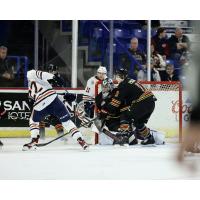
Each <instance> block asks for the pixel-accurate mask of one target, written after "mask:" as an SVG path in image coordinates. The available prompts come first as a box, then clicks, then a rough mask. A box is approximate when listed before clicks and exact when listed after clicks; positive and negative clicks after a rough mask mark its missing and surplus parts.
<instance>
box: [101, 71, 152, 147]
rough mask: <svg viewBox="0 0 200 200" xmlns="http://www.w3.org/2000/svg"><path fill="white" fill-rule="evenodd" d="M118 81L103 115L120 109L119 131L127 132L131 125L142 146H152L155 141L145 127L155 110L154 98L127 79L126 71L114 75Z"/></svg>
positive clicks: (135, 82) (136, 83)
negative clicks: (116, 89)
mask: <svg viewBox="0 0 200 200" xmlns="http://www.w3.org/2000/svg"><path fill="white" fill-rule="evenodd" d="M116 80H117V81H118V83H119V85H118V91H117V92H116V94H115V96H114V97H113V98H112V100H111V102H110V103H109V104H108V105H107V110H105V114H109V115H110V114H112V113H115V112H116V110H118V109H119V108H120V107H122V106H123V108H121V109H120V110H121V113H120V129H121V130H122V131H128V130H129V129H130V127H131V124H133V125H134V126H135V128H136V130H135V132H136V134H137V137H138V138H139V139H142V140H143V141H142V142H141V144H142V145H147V144H154V143H155V140H154V138H153V136H152V135H151V134H150V129H149V128H147V127H146V125H145V124H146V123H147V122H148V120H149V118H150V116H151V114H152V112H153V111H154V108H155V101H156V98H155V96H154V95H153V93H152V92H151V91H148V90H146V89H145V88H144V87H143V86H142V85H141V84H140V83H138V82H137V81H135V80H133V79H130V78H128V75H127V71H126V70H125V69H120V70H118V71H117V73H116Z"/></svg>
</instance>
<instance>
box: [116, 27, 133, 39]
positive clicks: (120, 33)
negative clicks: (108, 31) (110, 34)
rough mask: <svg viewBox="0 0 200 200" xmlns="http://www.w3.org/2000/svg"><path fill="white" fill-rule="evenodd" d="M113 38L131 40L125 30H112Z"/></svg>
mask: <svg viewBox="0 0 200 200" xmlns="http://www.w3.org/2000/svg"><path fill="white" fill-rule="evenodd" d="M114 37H116V38H131V35H130V32H129V31H128V30H127V29H114Z"/></svg>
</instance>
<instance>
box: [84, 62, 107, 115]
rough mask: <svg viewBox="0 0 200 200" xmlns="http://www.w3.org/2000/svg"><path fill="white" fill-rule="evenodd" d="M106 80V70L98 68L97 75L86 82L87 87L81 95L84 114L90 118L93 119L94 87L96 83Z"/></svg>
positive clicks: (101, 67)
mask: <svg viewBox="0 0 200 200" xmlns="http://www.w3.org/2000/svg"><path fill="white" fill-rule="evenodd" d="M105 78H107V70H106V67H103V66H99V68H98V69H97V74H96V75H95V76H92V77H91V78H90V79H88V81H87V85H86V87H85V92H84V95H83V100H84V104H85V106H84V107H85V112H86V114H87V115H88V116H89V117H90V118H93V115H94V99H95V86H96V83H97V82H98V81H103V80H104V79H105ZM99 92H101V91H99Z"/></svg>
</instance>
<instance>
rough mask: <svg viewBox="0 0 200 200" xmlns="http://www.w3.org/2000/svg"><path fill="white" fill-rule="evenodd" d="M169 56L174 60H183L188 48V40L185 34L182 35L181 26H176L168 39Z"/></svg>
mask: <svg viewBox="0 0 200 200" xmlns="http://www.w3.org/2000/svg"><path fill="white" fill-rule="evenodd" d="M169 48H170V57H171V58H172V59H175V60H176V61H181V60H183V57H185V55H186V53H187V52H188V51H189V49H190V41H189V38H188V37H187V36H186V35H183V30H182V29H181V28H176V31H175V35H172V36H171V37H170V39H169Z"/></svg>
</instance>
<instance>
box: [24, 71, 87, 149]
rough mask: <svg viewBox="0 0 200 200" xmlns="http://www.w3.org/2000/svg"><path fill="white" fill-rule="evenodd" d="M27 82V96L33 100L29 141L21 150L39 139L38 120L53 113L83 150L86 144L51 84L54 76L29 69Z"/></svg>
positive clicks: (31, 145) (28, 147) (31, 146)
mask: <svg viewBox="0 0 200 200" xmlns="http://www.w3.org/2000/svg"><path fill="white" fill-rule="evenodd" d="M27 79H28V83H29V96H30V97H31V98H32V99H33V100H34V105H33V110H32V113H31V117H30V120H29V125H30V132H31V138H32V139H31V142H30V143H27V144H25V145H24V146H23V150H29V149H31V148H33V147H35V144H37V143H38V140H39V137H40V135H39V122H40V121H41V120H42V119H43V118H44V117H45V116H46V115H54V116H56V117H58V118H59V119H60V121H61V122H62V125H63V127H64V128H65V130H66V131H67V132H69V134H71V136H72V137H73V138H74V139H75V140H77V142H78V143H79V144H80V145H81V146H82V147H83V149H84V150H85V149H86V148H87V147H88V145H87V144H86V142H85V141H84V139H83V136H82V134H81V133H80V131H79V130H78V129H77V127H76V126H75V124H74V123H73V122H72V121H71V120H70V114H69V112H68V111H67V109H66V107H65V105H64V104H63V103H62V102H61V101H60V100H59V98H58V95H57V94H56V92H55V90H54V89H53V88H52V86H51V84H50V83H51V82H52V81H55V82H57V81H59V80H57V78H56V76H54V75H53V74H50V73H48V72H42V71H38V70H30V71H28V73H27Z"/></svg>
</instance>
